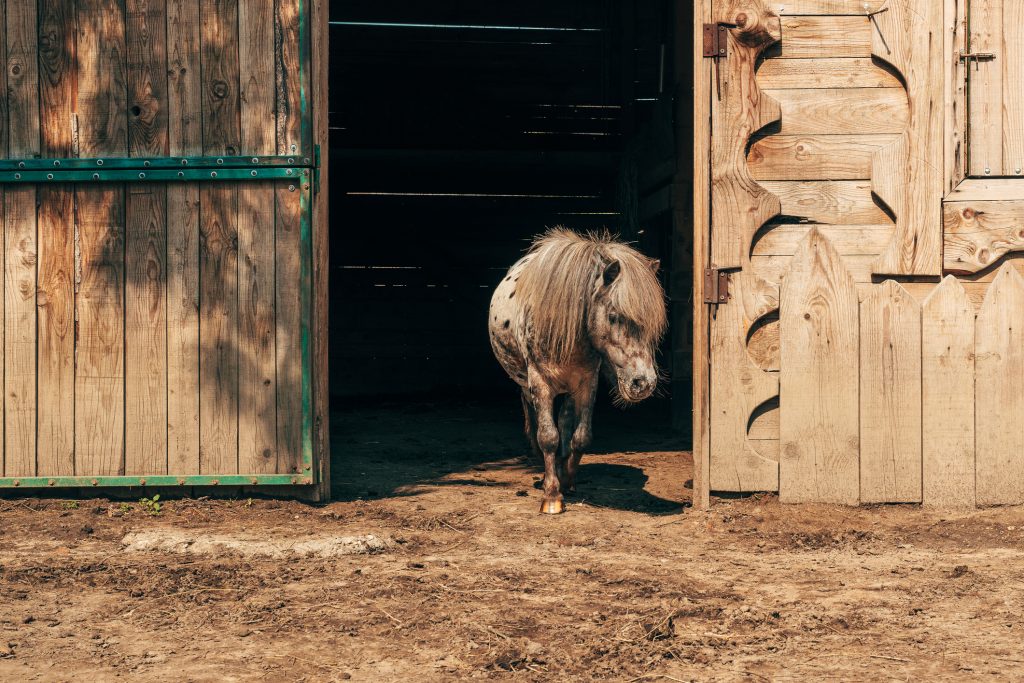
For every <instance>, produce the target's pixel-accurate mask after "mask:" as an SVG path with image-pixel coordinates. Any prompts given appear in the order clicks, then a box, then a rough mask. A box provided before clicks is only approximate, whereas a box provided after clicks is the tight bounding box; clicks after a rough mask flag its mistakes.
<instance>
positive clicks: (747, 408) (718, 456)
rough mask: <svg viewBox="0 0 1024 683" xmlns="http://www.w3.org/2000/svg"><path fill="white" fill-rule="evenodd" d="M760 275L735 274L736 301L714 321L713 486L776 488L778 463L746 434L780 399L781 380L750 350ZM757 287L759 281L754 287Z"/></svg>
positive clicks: (732, 289) (723, 488)
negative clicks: (752, 294) (749, 313)
mask: <svg viewBox="0 0 1024 683" xmlns="http://www.w3.org/2000/svg"><path fill="white" fill-rule="evenodd" d="M754 277H755V276H753V275H751V272H750V271H748V270H744V271H740V272H739V273H737V274H736V275H734V276H733V277H732V281H731V286H730V293H731V294H732V296H733V301H732V302H731V303H729V304H727V305H724V306H720V307H719V309H718V311H717V315H716V316H715V318H714V320H713V321H712V323H711V386H712V387H713V391H714V394H715V404H714V406H713V407H712V410H711V459H710V460H711V490H712V491H738V492H744V491H777V490H778V488H779V463H778V461H776V460H771V459H770V458H766V457H764V456H763V455H762V454H760V453H758V452H757V451H756V450H755V449H754V447H753V445H752V444H751V443H750V441H749V439H748V437H747V426H748V424H749V422H750V418H751V415H753V414H754V411H755V410H757V408H758V407H759V406H761V405H762V404H764V403H766V402H768V401H771V400H776V399H777V397H778V395H779V378H778V375H777V374H775V373H769V372H765V371H763V370H762V369H761V368H759V367H757V366H756V365H754V363H753V362H752V361H751V359H750V356H748V354H747V344H746V340H747V331H748V330H749V329H750V327H751V324H752V321H750V320H748V319H747V317H746V315H745V310H744V306H743V303H742V302H743V301H744V298H745V295H746V289H747V288H748V287H749V286H750V284H751V281H752V280H753V279H754ZM755 286H756V285H755Z"/></svg>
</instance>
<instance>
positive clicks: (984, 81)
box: [968, 0, 1006, 175]
mask: <svg viewBox="0 0 1024 683" xmlns="http://www.w3.org/2000/svg"><path fill="white" fill-rule="evenodd" d="M1003 2H1004V0H971V7H970V15H971V17H970V19H971V20H970V40H969V44H970V48H971V50H972V51H975V52H987V53H990V54H994V55H996V58H995V59H991V60H980V61H978V62H976V63H972V64H971V68H970V71H969V72H968V76H969V78H970V88H969V108H970V143H969V144H970V153H969V154H968V157H969V159H970V169H971V174H972V175H1000V174H1001V172H1002V169H1003V71H1004V62H1005V61H1006V55H1005V54H1004V53H1003Z"/></svg>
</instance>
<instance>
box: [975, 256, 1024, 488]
mask: <svg viewBox="0 0 1024 683" xmlns="http://www.w3.org/2000/svg"><path fill="white" fill-rule="evenodd" d="M1022 333H1024V279H1022V278H1021V276H1020V274H1019V273H1018V272H1017V270H1016V269H1015V268H1014V267H1013V266H1011V265H1010V264H1006V265H1004V266H1003V267H1002V268H1000V270H999V275H998V276H997V277H996V279H995V282H993V283H992V286H991V287H990V288H989V290H988V294H986V296H985V301H984V303H983V304H982V305H981V309H980V310H979V311H978V319H977V327H976V329H975V386H976V387H977V394H976V399H975V400H976V403H975V418H974V420H975V429H976V435H975V443H976V449H977V450H976V470H975V482H976V486H977V502H978V504H979V505H1017V504H1020V503H1024V343H1022V336H1021V335H1022Z"/></svg>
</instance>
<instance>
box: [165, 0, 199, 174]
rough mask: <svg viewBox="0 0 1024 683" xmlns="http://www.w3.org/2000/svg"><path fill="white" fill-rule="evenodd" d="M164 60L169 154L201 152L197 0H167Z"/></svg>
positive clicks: (194, 153) (195, 153)
mask: <svg viewBox="0 0 1024 683" xmlns="http://www.w3.org/2000/svg"><path fill="white" fill-rule="evenodd" d="M167 62H168V65H167V66H168V68H167V95H168V101H167V118H168V121H167V126H168V141H169V148H170V153H171V155H174V156H177V155H197V154H202V152H203V104H202V78H201V71H200V38H199V0H167Z"/></svg>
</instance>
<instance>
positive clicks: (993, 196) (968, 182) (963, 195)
mask: <svg viewBox="0 0 1024 683" xmlns="http://www.w3.org/2000/svg"><path fill="white" fill-rule="evenodd" d="M1010 199H1016V200H1018V201H1024V183H1022V182H1020V181H1019V180H1017V179H1016V178H966V179H965V180H964V181H963V182H962V183H960V184H959V185H957V186H956V188H954V189H953V191H952V192H950V193H949V195H948V196H947V197H946V201H948V202H972V201H992V200H996V201H998V200H1004V201H1005V200H1010Z"/></svg>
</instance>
